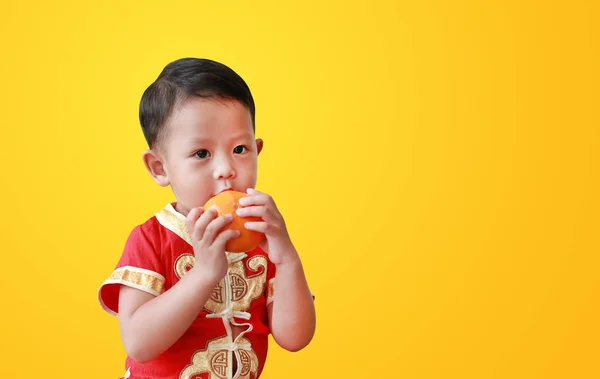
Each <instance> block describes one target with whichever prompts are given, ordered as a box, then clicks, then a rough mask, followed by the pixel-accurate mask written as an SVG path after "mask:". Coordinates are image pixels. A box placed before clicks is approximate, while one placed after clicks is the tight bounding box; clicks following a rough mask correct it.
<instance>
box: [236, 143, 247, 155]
mask: <svg viewBox="0 0 600 379" xmlns="http://www.w3.org/2000/svg"><path fill="white" fill-rule="evenodd" d="M247 150H248V148H247V147H246V146H243V145H239V146H236V147H235V148H234V149H233V152H234V153H235V154H243V153H245V152H246V151H247Z"/></svg>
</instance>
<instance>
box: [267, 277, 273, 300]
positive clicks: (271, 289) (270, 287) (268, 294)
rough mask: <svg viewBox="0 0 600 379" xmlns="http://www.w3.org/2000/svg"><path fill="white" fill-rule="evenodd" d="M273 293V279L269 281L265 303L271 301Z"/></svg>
mask: <svg viewBox="0 0 600 379" xmlns="http://www.w3.org/2000/svg"><path fill="white" fill-rule="evenodd" d="M274 293H275V278H273V279H271V280H269V286H268V287H267V302H269V301H272V300H273V294H274Z"/></svg>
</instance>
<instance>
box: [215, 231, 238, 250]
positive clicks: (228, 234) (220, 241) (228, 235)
mask: <svg viewBox="0 0 600 379" xmlns="http://www.w3.org/2000/svg"><path fill="white" fill-rule="evenodd" d="M239 236H240V231H239V230H235V229H227V230H223V231H222V232H221V233H219V235H218V236H217V237H216V238H215V240H214V242H213V245H214V246H218V247H219V248H221V249H223V250H224V249H225V245H226V244H227V241H229V240H231V239H234V238H237V237H239Z"/></svg>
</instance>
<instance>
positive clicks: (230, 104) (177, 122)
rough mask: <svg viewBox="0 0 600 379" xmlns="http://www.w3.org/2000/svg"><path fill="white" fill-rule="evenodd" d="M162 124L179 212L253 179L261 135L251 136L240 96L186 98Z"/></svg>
mask: <svg viewBox="0 0 600 379" xmlns="http://www.w3.org/2000/svg"><path fill="white" fill-rule="evenodd" d="M165 127H166V128H167V130H166V138H165V141H163V145H162V154H161V156H162V164H163V167H164V172H165V177H166V179H167V181H168V183H167V184H170V185H171V188H172V190H173V193H174V194H175V197H176V198H177V206H176V209H177V211H178V212H180V213H182V214H184V215H187V213H188V212H189V211H190V210H191V209H192V208H195V207H201V206H204V203H206V201H207V200H208V199H210V198H211V197H212V196H214V195H216V194H218V193H219V192H221V191H224V190H227V189H233V190H236V191H242V192H245V191H246V189H247V188H254V186H255V185H256V175H257V156H258V153H259V152H260V150H261V149H262V140H255V139H254V132H253V130H252V119H251V116H250V112H249V111H248V109H247V108H245V107H244V106H243V105H242V104H241V103H240V102H238V101H232V100H220V99H202V98H199V97H198V98H192V99H188V100H186V101H185V102H184V103H182V104H180V105H179V106H177V108H176V109H175V110H174V112H173V115H172V116H171V118H170V119H169V121H168V122H167V125H166V126H165Z"/></svg>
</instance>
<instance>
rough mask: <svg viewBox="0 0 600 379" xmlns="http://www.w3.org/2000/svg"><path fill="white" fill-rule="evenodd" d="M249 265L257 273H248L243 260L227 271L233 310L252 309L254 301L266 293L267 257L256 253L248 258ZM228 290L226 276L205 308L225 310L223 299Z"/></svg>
mask: <svg viewBox="0 0 600 379" xmlns="http://www.w3.org/2000/svg"><path fill="white" fill-rule="evenodd" d="M247 266H248V268H249V269H250V270H251V271H253V272H256V274H251V275H246V268H245V267H244V262H243V261H237V262H233V263H231V264H230V265H229V271H228V272H227V276H228V282H229V290H230V291H231V310H232V311H234V312H235V311H240V312H245V311H247V310H248V309H250V304H251V303H252V301H253V300H254V299H257V298H259V297H260V296H263V294H264V289H265V281H266V277H267V258H265V257H264V256H262V255H256V256H254V257H252V258H250V259H248V261H247ZM226 291H227V288H226V286H225V278H223V279H221V281H220V282H219V284H218V286H217V287H215V289H214V290H213V294H212V295H211V296H210V298H209V299H208V302H207V303H206V305H205V306H204V308H205V309H206V310H208V311H209V312H212V313H220V312H222V311H224V310H225V307H226V304H225V302H223V301H222V299H225V298H226V296H227V294H226ZM219 300H221V301H219Z"/></svg>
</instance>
